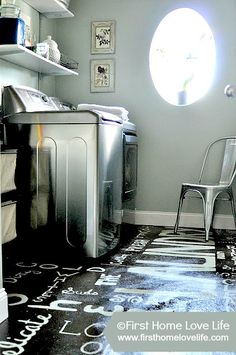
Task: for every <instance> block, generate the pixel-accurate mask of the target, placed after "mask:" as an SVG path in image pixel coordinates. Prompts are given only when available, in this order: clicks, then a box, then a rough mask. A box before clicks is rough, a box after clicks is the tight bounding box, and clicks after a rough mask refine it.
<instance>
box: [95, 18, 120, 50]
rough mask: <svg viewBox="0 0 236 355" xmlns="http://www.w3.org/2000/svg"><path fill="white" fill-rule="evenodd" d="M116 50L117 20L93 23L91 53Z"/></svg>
mask: <svg viewBox="0 0 236 355" xmlns="http://www.w3.org/2000/svg"><path fill="white" fill-rule="evenodd" d="M114 52H115V21H103V22H101V21H94V22H92V24H91V54H99V53H114Z"/></svg>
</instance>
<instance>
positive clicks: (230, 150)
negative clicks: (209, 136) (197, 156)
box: [199, 136, 236, 185]
mask: <svg viewBox="0 0 236 355" xmlns="http://www.w3.org/2000/svg"><path fill="white" fill-rule="evenodd" d="M218 142H222V143H224V142H225V144H224V148H223V150H224V151H223V156H222V160H221V161H222V165H221V167H220V171H219V176H220V178H219V180H218V183H219V184H221V185H231V184H232V182H233V180H234V177H235V175H236V136H230V137H222V138H219V139H217V140H215V141H214V142H212V143H211V144H210V145H209V146H208V148H207V151H206V154H205V158H204V160H203V164H202V169H201V173H200V177H199V183H201V181H202V178H203V175H204V174H205V167H206V162H207V161H208V157H209V153H210V151H211V150H212V147H213V146H214V147H215V146H217V143H218ZM218 160H219V159H218Z"/></svg>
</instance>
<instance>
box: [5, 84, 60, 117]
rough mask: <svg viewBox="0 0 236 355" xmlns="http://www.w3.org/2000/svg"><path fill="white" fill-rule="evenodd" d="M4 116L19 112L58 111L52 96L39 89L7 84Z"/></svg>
mask: <svg viewBox="0 0 236 355" xmlns="http://www.w3.org/2000/svg"><path fill="white" fill-rule="evenodd" d="M2 110H3V115H4V116H9V115H12V114H16V113H19V112H41V111H58V108H57V107H56V105H55V104H54V102H53V101H52V100H51V98H50V97H49V96H47V95H45V94H44V93H42V92H41V91H39V90H36V89H33V88H29V87H24V86H12V85H10V86H5V87H4V88H3V93H2Z"/></svg>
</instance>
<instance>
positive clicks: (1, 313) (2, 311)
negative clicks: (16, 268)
mask: <svg viewBox="0 0 236 355" xmlns="http://www.w3.org/2000/svg"><path fill="white" fill-rule="evenodd" d="M7 317H8V303H7V293H6V291H5V289H4V288H0V323H1V322H3V321H4V320H5V319H7Z"/></svg>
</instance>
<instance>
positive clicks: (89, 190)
mask: <svg viewBox="0 0 236 355" xmlns="http://www.w3.org/2000/svg"><path fill="white" fill-rule="evenodd" d="M2 100H3V114H4V119H3V122H4V125H5V130H6V145H7V146H8V147H11V148H16V149H17V163H16V173H15V183H16V187H17V192H18V199H17V212H16V213H17V226H16V228H17V234H18V235H19V236H21V237H24V235H33V234H34V233H35V232H37V235H40V233H41V234H45V233H46V235H47V236H48V238H49V239H50V238H53V242H54V243H55V247H57V243H60V242H61V241H63V242H64V241H65V242H66V244H67V245H69V246H71V247H73V248H77V249H78V250H80V251H83V253H84V254H85V255H86V256H89V257H93V258H96V257H99V256H101V255H104V254H106V253H107V252H109V251H110V250H112V249H113V248H115V247H116V246H117V245H118V243H119V240H120V226H121V223H122V181H123V174H122V166H123V159H122V157H123V155H122V152H123V122H122V120H121V119H120V118H119V117H117V116H115V115H113V114H110V113H105V112H104V113H101V112H100V113H99V112H94V111H75V110H67V109H63V110H58V107H57V105H55V102H54V101H53V100H52V99H51V98H50V97H48V96H47V95H45V94H44V93H42V92H40V91H38V90H34V89H32V88H27V87H14V86H8V87H5V88H4V90H3V97H2Z"/></svg>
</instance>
